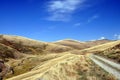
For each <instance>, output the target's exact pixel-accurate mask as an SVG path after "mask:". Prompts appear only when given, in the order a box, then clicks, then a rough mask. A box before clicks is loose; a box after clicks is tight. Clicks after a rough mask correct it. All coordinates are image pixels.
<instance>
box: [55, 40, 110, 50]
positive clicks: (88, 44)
mask: <svg viewBox="0 0 120 80" xmlns="http://www.w3.org/2000/svg"><path fill="white" fill-rule="evenodd" d="M108 42H111V41H110V40H107V39H103V40H96V41H87V42H80V41H77V40H69V39H66V40H60V41H57V42H54V43H55V44H59V45H64V46H69V47H71V48H74V49H78V50H81V49H85V48H89V47H92V46H96V45H101V44H104V43H108Z"/></svg>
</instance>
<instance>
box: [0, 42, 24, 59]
mask: <svg viewBox="0 0 120 80" xmlns="http://www.w3.org/2000/svg"><path fill="white" fill-rule="evenodd" d="M22 57H23V55H22V54H21V53H20V52H19V51H17V50H16V49H13V48H11V47H9V46H6V45H4V44H1V43H0V58H1V59H3V60H5V59H7V58H13V59H19V58H22Z"/></svg>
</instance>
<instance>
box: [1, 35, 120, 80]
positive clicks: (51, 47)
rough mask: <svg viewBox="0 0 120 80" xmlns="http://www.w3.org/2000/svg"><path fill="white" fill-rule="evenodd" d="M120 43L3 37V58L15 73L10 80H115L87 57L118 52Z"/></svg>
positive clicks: (8, 79) (8, 76) (9, 75)
mask: <svg viewBox="0 0 120 80" xmlns="http://www.w3.org/2000/svg"><path fill="white" fill-rule="evenodd" d="M119 42H120V41H113V42H111V41H109V40H98V41H89V42H79V41H76V40H62V41H59V42H53V43H48V42H43V41H37V40H32V39H29V38H25V37H20V36H11V35H0V57H1V58H2V59H4V60H7V62H5V63H8V64H10V65H11V66H12V67H13V68H14V70H15V74H13V75H11V74H8V75H7V76H6V78H7V80H41V79H43V80H44V79H45V80H95V79H96V80H98V79H100V80H114V79H113V76H111V75H109V74H108V73H107V72H105V71H104V70H102V69H101V68H100V67H98V66H97V65H95V64H94V63H93V62H92V61H91V60H90V59H89V58H88V57H87V55H86V54H87V53H88V52H100V51H105V50H108V49H112V50H117V51H118V47H119V45H118V44H119ZM104 43H105V44H104ZM95 45H97V46H95ZM93 46H94V47H93ZM110 46H111V47H110ZM89 47H90V48H89ZM116 47H117V49H116ZM81 52H83V54H82V55H80V54H81ZM58 53H59V54H58ZM76 54H79V55H76ZM96 54H97V53H96ZM94 69H96V70H94ZM96 74H97V75H99V76H97V75H96ZM102 75H104V78H103V76H102Z"/></svg>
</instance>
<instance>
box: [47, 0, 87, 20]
mask: <svg viewBox="0 0 120 80" xmlns="http://www.w3.org/2000/svg"><path fill="white" fill-rule="evenodd" d="M84 1H85V0H52V1H50V2H49V3H48V7H47V10H48V12H49V13H50V16H49V17H48V20H51V21H69V20H70V18H71V15H72V13H74V11H75V10H76V9H78V8H79V7H80V6H82V4H83V3H84Z"/></svg>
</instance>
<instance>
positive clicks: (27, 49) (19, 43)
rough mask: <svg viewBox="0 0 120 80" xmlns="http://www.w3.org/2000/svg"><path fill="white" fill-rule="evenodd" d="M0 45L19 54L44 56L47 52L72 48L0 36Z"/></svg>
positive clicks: (18, 37)
mask: <svg viewBox="0 0 120 80" xmlns="http://www.w3.org/2000/svg"><path fill="white" fill-rule="evenodd" d="M0 43H1V44H4V45H6V46H9V47H11V48H13V49H16V50H17V51H19V52H21V53H26V54H45V53H47V52H55V53H59V52H65V51H69V50H71V49H72V48H70V47H66V46H62V45H59V46H58V45H56V44H52V43H47V42H42V41H36V40H32V39H29V38H25V37H20V36H10V35H0Z"/></svg>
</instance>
